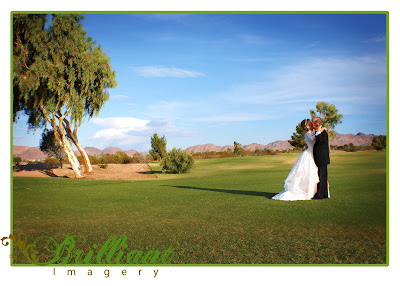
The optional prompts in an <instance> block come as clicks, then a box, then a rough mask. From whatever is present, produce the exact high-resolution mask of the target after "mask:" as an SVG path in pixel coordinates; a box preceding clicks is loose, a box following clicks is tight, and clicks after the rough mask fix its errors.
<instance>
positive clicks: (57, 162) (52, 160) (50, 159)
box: [44, 157, 60, 164]
mask: <svg viewBox="0 0 400 286" xmlns="http://www.w3.org/2000/svg"><path fill="white" fill-rule="evenodd" d="M44 162H45V163H52V164H59V163H60V161H59V160H58V159H57V158H54V157H47V158H46V159H44Z"/></svg>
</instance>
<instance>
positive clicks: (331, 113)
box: [310, 101, 343, 142]
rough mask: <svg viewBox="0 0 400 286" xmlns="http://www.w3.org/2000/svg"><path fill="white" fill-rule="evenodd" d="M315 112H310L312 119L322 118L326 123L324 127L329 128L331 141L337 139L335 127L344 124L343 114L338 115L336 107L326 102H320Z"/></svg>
mask: <svg viewBox="0 0 400 286" xmlns="http://www.w3.org/2000/svg"><path fill="white" fill-rule="evenodd" d="M315 109H316V110H315V111H314V110H312V109H311V110H310V115H311V118H315V117H320V118H321V119H322V121H323V122H324V127H326V128H328V133H329V141H330V142H331V141H332V140H333V139H335V138H336V133H335V130H334V129H335V127H336V126H337V125H339V124H341V123H342V118H343V114H339V113H338V109H337V108H336V106H335V105H333V104H329V103H326V102H323V101H322V102H318V103H317V105H316V106H315Z"/></svg>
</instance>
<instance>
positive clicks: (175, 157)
mask: <svg viewBox="0 0 400 286" xmlns="http://www.w3.org/2000/svg"><path fill="white" fill-rule="evenodd" d="M193 164H194V159H193V157H192V155H190V153H189V152H187V151H182V149H176V148H173V149H172V150H171V151H169V152H168V153H167V156H165V158H164V159H163V160H162V161H161V166H162V169H163V170H166V171H168V172H170V173H173V174H177V173H178V174H179V173H185V172H187V171H189V170H190V169H191V168H192V167H193Z"/></svg>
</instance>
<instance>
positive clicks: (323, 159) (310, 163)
mask: <svg viewBox="0 0 400 286" xmlns="http://www.w3.org/2000/svg"><path fill="white" fill-rule="evenodd" d="M322 125H323V122H322V120H321V118H319V117H316V118H313V119H312V120H309V119H304V120H303V121H302V122H301V127H302V128H303V129H304V130H306V131H307V132H306V134H305V135H304V141H305V143H306V145H307V149H306V150H305V151H304V152H303V153H301V155H300V156H299V157H298V158H297V160H296V162H295V163H294V165H293V167H292V170H291V171H290V173H289V175H288V176H287V178H286V180H285V189H284V190H283V191H282V192H280V193H279V194H276V195H275V196H273V197H272V199H274V200H282V201H297V200H311V199H325V198H329V197H330V194H329V184H328V164H330V159H329V136H328V132H327V129H326V128H325V127H323V126H322Z"/></svg>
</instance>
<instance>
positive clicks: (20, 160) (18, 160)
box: [13, 157, 22, 165]
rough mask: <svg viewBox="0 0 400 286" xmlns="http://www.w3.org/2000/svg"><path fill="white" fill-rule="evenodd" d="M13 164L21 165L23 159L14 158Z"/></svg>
mask: <svg viewBox="0 0 400 286" xmlns="http://www.w3.org/2000/svg"><path fill="white" fill-rule="evenodd" d="M13 162H14V163H15V165H20V164H21V162H22V159H21V157H13Z"/></svg>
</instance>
